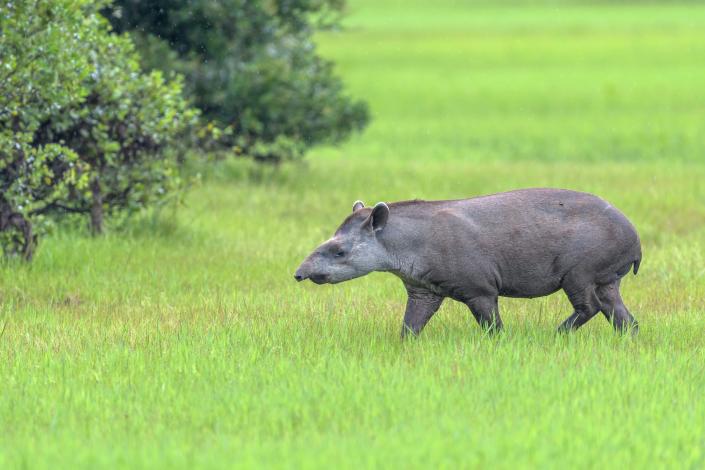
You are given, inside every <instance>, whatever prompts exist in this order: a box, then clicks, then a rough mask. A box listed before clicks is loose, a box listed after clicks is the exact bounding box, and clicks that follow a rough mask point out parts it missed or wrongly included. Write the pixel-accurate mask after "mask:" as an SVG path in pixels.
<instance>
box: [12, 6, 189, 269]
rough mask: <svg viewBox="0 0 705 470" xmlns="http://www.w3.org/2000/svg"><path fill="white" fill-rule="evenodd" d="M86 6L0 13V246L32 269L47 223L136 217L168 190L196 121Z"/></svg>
mask: <svg viewBox="0 0 705 470" xmlns="http://www.w3.org/2000/svg"><path fill="white" fill-rule="evenodd" d="M100 5H101V4H100V3H99V4H98V5H95V4H94V3H92V2H88V1H75V0H59V1H49V0H33V1H27V2H3V3H2V4H0V21H2V23H0V31H1V33H0V61H1V64H2V68H1V70H0V190H1V191H2V192H1V193H0V233H2V238H0V244H1V245H2V246H3V249H4V251H5V252H6V254H11V253H18V252H21V253H22V254H23V256H24V257H25V258H27V259H29V258H31V256H32V252H33V245H34V240H35V239H36V235H37V234H40V233H41V232H43V231H44V230H45V229H46V228H47V227H48V226H49V225H50V222H51V220H53V219H55V218H56V216H60V215H63V214H66V213H67V212H73V213H90V214H91V223H92V226H93V229H94V231H95V232H100V231H101V229H102V220H103V211H104V209H107V210H108V211H110V212H111V213H112V212H115V211H119V210H123V209H127V210H134V209H138V208H143V207H146V206H148V205H149V204H152V203H155V202H157V201H160V200H162V199H163V198H164V197H165V196H166V195H167V194H168V193H169V191H170V190H172V189H173V188H174V187H175V186H177V185H178V183H179V179H178V175H177V171H176V168H175V167H176V153H175V150H174V149H175V148H176V145H175V141H176V140H177V138H178V137H179V136H180V133H181V132H182V131H183V130H184V129H185V128H186V127H187V126H188V125H190V124H191V123H193V120H194V119H195V111H194V110H193V109H189V108H188V106H187V103H186V101H185V99H184V98H183V97H182V95H181V82H180V80H178V79H176V80H172V81H171V82H169V83H167V82H166V81H165V80H164V79H163V78H162V74H161V73H160V72H158V71H154V72H151V73H149V74H145V73H142V72H141V71H140V69H139V60H138V56H137V55H136V53H135V52H134V50H133V46H132V44H131V42H130V40H129V38H128V37H120V36H116V35H113V34H111V33H110V30H109V25H108V23H107V21H105V20H104V19H103V18H102V17H101V16H100V15H98V13H97V8H98V7H99V6H100Z"/></svg>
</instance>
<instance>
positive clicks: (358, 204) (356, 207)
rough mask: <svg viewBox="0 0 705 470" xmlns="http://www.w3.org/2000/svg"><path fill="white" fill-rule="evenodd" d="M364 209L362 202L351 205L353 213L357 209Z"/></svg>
mask: <svg viewBox="0 0 705 470" xmlns="http://www.w3.org/2000/svg"><path fill="white" fill-rule="evenodd" d="M363 207H365V203H364V202H362V201H355V204H353V212H355V211H356V210H358V209H362V208H363Z"/></svg>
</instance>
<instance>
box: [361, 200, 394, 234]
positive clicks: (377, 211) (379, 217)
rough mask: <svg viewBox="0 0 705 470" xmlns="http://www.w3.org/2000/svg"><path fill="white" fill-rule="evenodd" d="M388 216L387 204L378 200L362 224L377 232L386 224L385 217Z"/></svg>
mask: <svg viewBox="0 0 705 470" xmlns="http://www.w3.org/2000/svg"><path fill="white" fill-rule="evenodd" d="M388 218H389V206H388V205H386V204H385V203H383V202H378V203H377V204H375V206H374V207H373V208H372V213H370V216H369V217H368V218H367V220H365V223H364V225H365V226H367V227H369V228H371V229H372V230H373V231H375V232H379V231H380V230H382V229H383V228H384V226H385V225H387V219H388Z"/></svg>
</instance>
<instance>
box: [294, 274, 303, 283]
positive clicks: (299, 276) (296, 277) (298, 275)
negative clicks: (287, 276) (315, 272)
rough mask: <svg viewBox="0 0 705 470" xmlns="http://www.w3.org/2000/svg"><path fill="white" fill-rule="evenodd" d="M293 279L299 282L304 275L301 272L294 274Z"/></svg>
mask: <svg viewBox="0 0 705 470" xmlns="http://www.w3.org/2000/svg"><path fill="white" fill-rule="evenodd" d="M294 279H296V281H297V282H301V281H303V280H304V277H303V276H302V275H301V274H294Z"/></svg>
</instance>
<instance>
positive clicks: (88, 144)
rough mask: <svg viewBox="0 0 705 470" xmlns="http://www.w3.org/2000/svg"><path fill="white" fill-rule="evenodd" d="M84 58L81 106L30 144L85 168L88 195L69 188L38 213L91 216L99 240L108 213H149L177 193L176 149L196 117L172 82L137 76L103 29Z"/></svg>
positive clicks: (122, 40) (48, 124)
mask: <svg viewBox="0 0 705 470" xmlns="http://www.w3.org/2000/svg"><path fill="white" fill-rule="evenodd" d="M89 58H90V61H91V66H92V70H93V72H92V73H91V74H90V76H89V77H88V78H87V79H86V81H85V87H86V89H87V90H88V93H87V95H86V97H85V99H84V100H82V101H80V102H76V103H74V104H72V105H71V106H68V107H67V108H66V109H65V110H64V112H62V113H57V114H54V115H52V116H51V117H50V118H49V119H47V120H45V121H44V122H43V123H42V124H41V125H40V127H39V129H38V130H37V132H36V134H35V140H34V143H35V144H36V145H42V144H45V143H47V142H63V143H64V144H65V145H66V146H67V147H69V148H71V149H72V150H74V151H75V152H76V153H77V154H78V155H79V158H80V160H81V161H82V162H84V163H85V164H86V168H87V169H86V170H85V172H86V174H87V178H88V180H89V188H88V190H84V191H82V190H81V188H79V187H77V186H71V187H70V191H69V192H68V194H67V195H66V196H67V197H65V198H64V199H62V200H57V201H55V202H54V203H52V204H50V205H48V206H46V208H45V210H44V211H43V212H45V213H48V212H56V211H64V212H71V213H82V214H89V215H90V222H91V228H92V231H93V233H94V234H100V233H101V232H102V231H103V220H104V215H105V212H106V211H107V212H108V213H115V212H119V211H125V210H127V211H133V210H139V209H142V208H144V207H148V206H149V205H152V204H155V203H158V202H160V201H161V200H163V199H164V198H165V197H166V196H167V195H168V194H169V193H170V192H171V191H173V190H174V189H176V188H177V187H178V186H179V182H180V179H179V169H178V161H177V158H176V157H177V148H178V141H179V138H180V137H181V136H182V135H183V133H184V132H185V131H186V130H187V129H188V128H189V126H192V125H193V124H195V119H196V116H197V113H196V111H195V110H194V109H192V108H189V106H188V104H187V102H186V100H185V99H184V97H183V96H182V94H181V80H180V79H179V78H178V77H177V79H175V80H172V81H171V82H166V81H165V80H164V78H163V77H162V73H161V72H159V71H153V72H151V73H147V74H145V73H142V72H141V70H140V67H139V57H138V55H137V54H136V53H135V51H134V48H133V45H132V43H131V41H130V39H129V37H127V36H116V35H111V34H108V32H107V29H106V30H105V34H103V35H102V36H101V37H100V38H99V39H98V40H97V41H96V43H95V44H94V48H93V51H92V52H91V54H90V56H89Z"/></svg>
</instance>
